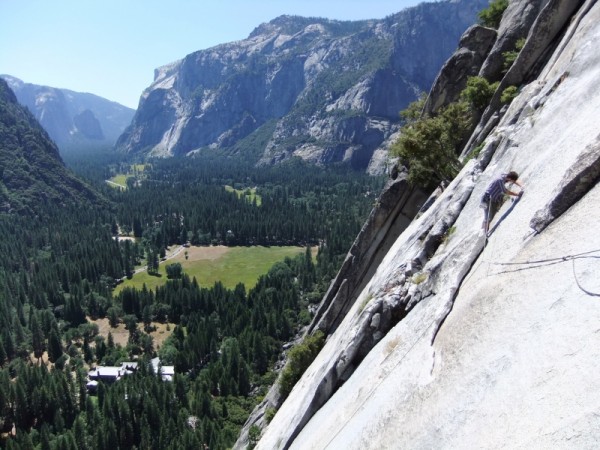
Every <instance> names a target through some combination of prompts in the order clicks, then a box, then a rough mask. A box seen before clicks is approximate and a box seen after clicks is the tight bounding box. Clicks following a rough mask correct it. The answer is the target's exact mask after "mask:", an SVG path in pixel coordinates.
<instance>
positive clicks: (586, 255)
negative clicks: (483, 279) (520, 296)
mask: <svg viewBox="0 0 600 450" xmlns="http://www.w3.org/2000/svg"><path fill="white" fill-rule="evenodd" d="M598 252H600V249H598V250H590V251H587V252H582V253H576V254H574V255H565V256H558V257H556V258H547V259H539V260H531V261H523V262H494V261H482V262H486V263H488V264H490V265H496V266H518V268H516V269H511V270H505V271H502V272H498V273H499V274H504V273H511V272H519V271H521V270H529V269H537V268H538V267H546V266H552V265H555V264H562V263H564V262H567V261H572V263H573V264H572V270H573V278H574V279H575V283H577V287H578V288H579V289H580V290H581V291H582V292H584V293H586V294H587V295H590V296H593V297H600V293H595V292H592V291H590V290H588V289H585V288H584V287H583V286H582V285H581V283H580V282H579V279H578V277H577V273H576V271H575V261H576V260H577V259H600V255H592V253H598Z"/></svg>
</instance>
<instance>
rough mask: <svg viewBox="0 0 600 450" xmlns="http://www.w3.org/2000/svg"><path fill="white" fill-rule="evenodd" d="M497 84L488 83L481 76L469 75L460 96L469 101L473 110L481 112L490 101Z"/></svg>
mask: <svg viewBox="0 0 600 450" xmlns="http://www.w3.org/2000/svg"><path fill="white" fill-rule="evenodd" d="M498 84H499V83H498V82H496V83H490V82H489V81H488V80H486V79H485V78H483V77H469V78H468V79H467V86H466V87H465V88H464V89H463V91H462V92H461V93H460V98H461V100H464V101H466V102H467V103H469V105H471V107H472V108H473V110H474V111H477V112H482V111H483V110H484V109H485V108H486V107H487V106H488V104H489V103H490V100H491V99H492V96H493V95H494V92H496V89H497V88H498Z"/></svg>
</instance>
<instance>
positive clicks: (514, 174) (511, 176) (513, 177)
mask: <svg viewBox="0 0 600 450" xmlns="http://www.w3.org/2000/svg"><path fill="white" fill-rule="evenodd" d="M506 179H507V180H511V181H517V180H518V179H519V174H518V173H517V172H515V171H514V170H511V171H510V172H508V173H507V174H506Z"/></svg>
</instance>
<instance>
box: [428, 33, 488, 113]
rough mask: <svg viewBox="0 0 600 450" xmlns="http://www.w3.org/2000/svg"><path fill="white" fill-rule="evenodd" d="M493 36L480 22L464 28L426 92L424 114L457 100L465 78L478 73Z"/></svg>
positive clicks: (433, 111) (464, 84)
mask: <svg viewBox="0 0 600 450" xmlns="http://www.w3.org/2000/svg"><path fill="white" fill-rule="evenodd" d="M496 37H497V33H496V30H493V29H491V28H485V27H482V26H480V25H473V26H472V27H470V28H469V29H468V30H467V31H465V33H464V34H463V36H462V37H461V39H460V43H459V45H458V50H457V51H456V52H454V54H453V55H452V56H451V57H450V59H448V61H446V63H445V64H444V66H443V67H442V69H441V70H440V73H439V74H438V76H437V78H436V79H435V82H434V83H433V87H432V88H431V90H430V91H429V96H428V97H427V101H426V102H425V106H424V108H423V112H424V113H425V114H427V115H431V114H433V113H435V112H437V111H438V109H439V108H441V107H442V106H445V105H448V104H449V103H452V102H455V101H457V100H458V97H459V94H460V93H461V91H462V90H463V89H464V88H465V86H466V85H467V78H468V77H472V76H475V75H477V74H479V71H480V70H481V66H482V64H483V63H484V61H486V58H487V56H488V53H489V50H490V48H491V46H492V45H493V44H494V42H496Z"/></svg>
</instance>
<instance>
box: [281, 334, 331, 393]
mask: <svg viewBox="0 0 600 450" xmlns="http://www.w3.org/2000/svg"><path fill="white" fill-rule="evenodd" d="M324 343H325V335H324V334H323V333H322V332H321V331H317V332H316V333H315V334H313V335H312V336H307V337H306V338H304V340H303V341H302V343H301V344H298V345H296V346H295V347H293V348H292V349H291V350H290V352H289V355H288V362H287V364H286V365H285V367H284V369H283V371H282V372H281V377H280V379H279V392H280V393H281V395H282V397H283V398H286V397H287V396H288V395H289V393H290V392H291V391H292V388H293V387H294V385H295V384H296V382H297V381H298V380H299V379H300V377H301V376H302V374H303V373H304V371H305V370H306V369H307V368H308V366H309V365H310V364H311V363H312V362H313V360H314V359H315V357H316V356H317V354H318V353H319V351H320V350H321V348H322V347H323V344H324Z"/></svg>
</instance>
